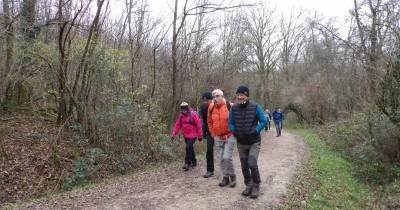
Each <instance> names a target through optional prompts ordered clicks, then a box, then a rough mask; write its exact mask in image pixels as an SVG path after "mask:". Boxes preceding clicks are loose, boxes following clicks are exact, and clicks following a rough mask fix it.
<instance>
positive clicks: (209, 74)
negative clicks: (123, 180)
mask: <svg viewBox="0 0 400 210" xmlns="http://www.w3.org/2000/svg"><path fill="white" fill-rule="evenodd" d="M119 2H120V3H122V5H123V7H122V8H119V10H120V12H117V15H116V12H115V9H116V7H115V5H114V4H115V1H111V0H83V1H76V0H2V1H1V5H0V12H1V13H0V40H1V41H0V43H2V44H1V45H0V161H1V162H0V168H1V170H0V204H7V203H12V202H18V201H23V200H27V199H29V198H33V197H37V196H40V195H43V194H45V193H49V192H58V191H60V190H69V189H72V188H73V187H74V186H79V185H82V184H86V183H91V182H96V181H98V180H100V179H102V178H105V177H110V176H114V175H117V174H124V173H127V172H132V171H135V170H140V169H142V168H143V167H144V166H147V165H150V164H156V163H158V162H160V161H161V162H165V161H166V160H168V161H171V160H180V158H181V157H182V151H183V149H182V148H180V147H179V146H178V147H177V145H176V144H175V143H171V142H169V138H168V135H169V132H170V128H171V126H172V123H173V121H174V120H175V118H176V116H177V112H178V108H179V107H178V106H179V103H180V102H181V101H187V102H189V103H190V104H191V105H192V106H193V107H198V106H199V105H200V103H201V98H200V96H201V93H202V92H203V91H212V90H213V89H215V88H220V89H222V90H223V91H224V93H225V95H226V97H227V99H229V100H232V101H234V99H235V91H236V88H237V87H238V86H239V85H243V84H244V85H247V86H249V88H250V94H251V98H252V99H253V100H255V101H257V102H258V103H260V104H261V105H262V106H263V107H264V108H268V109H270V110H273V109H274V107H281V108H282V109H284V112H285V115H286V119H287V120H286V121H285V125H286V124H288V125H291V126H303V125H305V124H307V125H311V126H313V127H314V128H317V129H318V130H320V131H321V132H320V133H321V136H323V137H324V139H326V141H327V142H328V143H329V145H331V146H332V148H333V149H335V150H338V151H342V153H343V156H345V157H347V158H348V159H349V160H351V161H353V162H354V164H355V167H354V169H353V170H354V174H355V175H356V176H358V177H359V179H361V180H363V181H365V182H366V183H368V184H371V185H372V186H385V185H387V184H391V183H396V182H397V183H398V181H397V180H398V178H399V176H400V164H399V163H400V106H399V105H400V94H399V93H400V2H399V1H398V0H353V2H354V7H353V8H352V9H351V10H350V11H349V13H348V19H347V22H346V26H345V27H344V26H341V27H339V26H337V24H336V23H337V22H336V20H335V19H327V18H324V17H323V16H321V15H319V14H312V13H310V12H309V11H299V10H292V11H291V12H290V15H289V16H282V15H281V14H280V13H279V12H277V11H276V9H275V7H274V5H271V4H269V3H268V2H263V3H259V4H252V5H250V4H235V5H233V4H228V3H227V2H222V1H221V2H217V1H209V0H196V1H189V0H182V1H178V0H175V1H173V2H172V1H171V8H170V9H171V15H170V16H160V15H159V14H156V13H154V12H153V11H151V10H150V9H149V3H148V2H147V1H146V0H123V1H122V0H121V1H119ZM197 149H199V150H202V149H203V150H204V148H197ZM0 206H1V205H0Z"/></svg>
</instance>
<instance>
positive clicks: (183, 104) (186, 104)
mask: <svg viewBox="0 0 400 210" xmlns="http://www.w3.org/2000/svg"><path fill="white" fill-rule="evenodd" d="M181 106H189V104H188V103H186V102H182V103H181Z"/></svg>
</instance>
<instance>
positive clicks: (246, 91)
mask: <svg viewBox="0 0 400 210" xmlns="http://www.w3.org/2000/svg"><path fill="white" fill-rule="evenodd" d="M238 93H241V94H243V95H246V96H250V92H249V88H248V87H246V86H240V87H238V89H237V91H236V94H238Z"/></svg>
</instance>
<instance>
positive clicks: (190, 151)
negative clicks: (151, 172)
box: [171, 102, 203, 171]
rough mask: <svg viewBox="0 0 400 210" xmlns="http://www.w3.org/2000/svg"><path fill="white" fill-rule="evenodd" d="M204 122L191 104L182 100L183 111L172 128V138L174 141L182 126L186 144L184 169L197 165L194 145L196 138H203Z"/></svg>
mask: <svg viewBox="0 0 400 210" xmlns="http://www.w3.org/2000/svg"><path fill="white" fill-rule="evenodd" d="M201 126H202V122H201V119H200V117H199V115H198V114H197V113H196V112H194V111H193V110H192V109H191V108H190V107H189V104H188V103H186V102H182V104H181V113H180V114H179V116H178V119H177V120H176V122H175V126H174V129H173V130H172V134H171V140H172V141H173V140H174V139H175V137H176V135H177V134H178V132H179V130H180V129H181V128H182V134H183V138H184V139H185V144H186V148H185V149H186V155H185V164H184V165H183V167H182V168H183V170H185V171H187V170H189V168H190V167H195V166H196V165H197V160H196V154H195V153H194V148H193V145H194V143H195V142H196V139H198V140H199V141H201V140H202V134H203V130H202V127H201Z"/></svg>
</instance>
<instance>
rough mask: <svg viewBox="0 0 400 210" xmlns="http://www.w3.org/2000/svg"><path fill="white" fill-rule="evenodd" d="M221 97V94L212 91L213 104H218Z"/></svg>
mask: <svg viewBox="0 0 400 210" xmlns="http://www.w3.org/2000/svg"><path fill="white" fill-rule="evenodd" d="M221 99H222V95H221V94H219V93H214V94H213V102H214V104H218V103H219V102H220V101H221Z"/></svg>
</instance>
